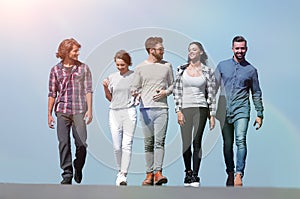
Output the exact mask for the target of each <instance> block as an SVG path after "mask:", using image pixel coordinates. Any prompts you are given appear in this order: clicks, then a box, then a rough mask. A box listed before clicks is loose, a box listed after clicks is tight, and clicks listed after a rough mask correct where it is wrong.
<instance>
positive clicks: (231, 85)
mask: <svg viewBox="0 0 300 199" xmlns="http://www.w3.org/2000/svg"><path fill="white" fill-rule="evenodd" d="M215 76H216V80H217V81H216V83H217V88H219V87H220V86H221V95H225V99H226V117H227V120H228V122H229V123H233V122H234V121H236V120H237V119H240V118H249V117H250V100H249V91H251V94H252V100H253V104H254V107H255V110H256V111H257V116H258V117H261V118H263V110H264V108H263V103H262V92H261V89H260V86H259V81H258V74H257V70H256V68H254V67H253V66H252V65H251V64H250V63H249V62H247V61H246V60H245V61H242V62H241V63H238V62H236V61H235V60H234V59H233V58H232V59H228V60H225V61H222V62H220V63H219V64H218V66H217V70H216V74H215Z"/></svg>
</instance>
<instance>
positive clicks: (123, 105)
mask: <svg viewBox="0 0 300 199" xmlns="http://www.w3.org/2000/svg"><path fill="white" fill-rule="evenodd" d="M114 61H115V64H116V67H117V69H118V72H115V73H113V74H111V75H109V76H108V78H106V79H104V80H103V87H104V92H105V97H106V98H107V100H108V101H110V106H109V108H110V111H109V126H110V131H111V135H112V142H113V148H114V153H115V158H116V164H117V168H118V171H119V173H118V175H117V179H116V185H117V186H119V185H127V173H128V168H129V164H130V160H131V151H132V141H133V135H134V132H135V128H136V109H135V103H134V101H132V97H131V93H130V84H131V82H132V79H133V74H134V72H133V71H132V70H129V68H128V67H129V66H130V65H132V64H131V57H130V55H129V54H128V53H127V52H126V51H124V50H120V51H118V52H117V53H116V55H115V57H114Z"/></svg>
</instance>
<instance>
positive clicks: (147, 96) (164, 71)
mask: <svg viewBox="0 0 300 199" xmlns="http://www.w3.org/2000/svg"><path fill="white" fill-rule="evenodd" d="M173 81H174V76H173V70H172V66H171V64H170V63H168V62H166V61H161V62H160V63H150V62H148V61H147V60H145V61H143V62H142V63H140V64H139V65H137V67H136V69H135V73H134V78H133V82H132V85H131V91H138V92H139V93H140V94H141V104H140V108H168V103H167V97H165V98H163V99H160V100H159V101H157V102H155V101H153V96H154V95H155V94H156V90H161V89H163V90H167V94H168V95H170V94H171V93H172V91H173Z"/></svg>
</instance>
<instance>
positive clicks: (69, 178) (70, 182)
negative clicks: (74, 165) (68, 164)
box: [60, 177, 72, 184]
mask: <svg viewBox="0 0 300 199" xmlns="http://www.w3.org/2000/svg"><path fill="white" fill-rule="evenodd" d="M60 184H72V177H65V178H63V180H62V181H61V182H60Z"/></svg>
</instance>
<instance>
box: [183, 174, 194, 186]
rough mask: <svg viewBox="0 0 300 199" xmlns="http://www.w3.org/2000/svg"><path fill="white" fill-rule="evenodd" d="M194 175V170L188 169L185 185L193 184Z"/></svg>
mask: <svg viewBox="0 0 300 199" xmlns="http://www.w3.org/2000/svg"><path fill="white" fill-rule="evenodd" d="M192 177H193V172H192V171H186V172H185V178H184V182H183V184H184V186H185V187H189V186H191V183H192Z"/></svg>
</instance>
